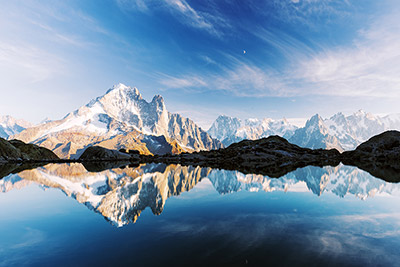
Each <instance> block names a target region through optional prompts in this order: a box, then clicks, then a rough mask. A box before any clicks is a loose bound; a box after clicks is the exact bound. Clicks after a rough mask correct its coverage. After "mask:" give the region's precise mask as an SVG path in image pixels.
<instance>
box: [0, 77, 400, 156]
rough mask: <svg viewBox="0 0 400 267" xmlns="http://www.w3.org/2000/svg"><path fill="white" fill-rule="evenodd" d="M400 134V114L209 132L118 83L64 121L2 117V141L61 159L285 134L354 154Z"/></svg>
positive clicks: (228, 126)
mask: <svg viewBox="0 0 400 267" xmlns="http://www.w3.org/2000/svg"><path fill="white" fill-rule="evenodd" d="M396 129H397V130H399V129H400V114H392V115H388V116H383V117H380V116H375V115H372V114H371V113H366V112H364V111H362V110H360V111H357V112H355V113H354V114H352V115H349V116H345V115H344V114H342V113H337V114H335V115H334V116H332V117H331V118H329V119H323V118H322V117H321V116H319V115H318V114H316V115H314V116H312V117H311V118H310V119H309V120H307V122H306V124H305V126H304V127H297V126H295V125H293V124H291V123H290V122H289V121H288V120H286V119H280V120H276V119H271V118H264V119H245V120H241V119H239V118H234V117H228V116H219V117H218V118H217V119H216V120H215V121H214V123H213V124H212V126H211V127H210V129H209V130H208V131H204V130H203V129H201V128H200V127H199V126H198V125H196V124H195V123H194V122H193V121H192V120H190V119H189V118H184V117H182V116H181V115H179V114H173V113H170V112H168V110H167V109H166V106H165V103H164V100H163V98H162V97H161V96H159V95H156V96H154V97H153V99H152V100H151V101H150V102H147V101H146V100H145V99H143V97H142V95H141V94H140V93H139V91H138V89H137V88H135V87H129V86H125V85H123V84H118V85H115V86H113V87H112V88H111V89H109V90H108V91H107V92H106V93H105V94H104V95H102V96H100V97H97V98H95V99H93V100H92V101H90V102H89V103H88V104H87V105H85V106H82V107H80V108H79V109H77V110H75V111H73V112H71V113H69V114H67V115H66V116H65V117H64V118H63V119H61V120H54V121H50V120H47V119H46V120H44V121H43V122H42V123H40V124H39V125H36V126H33V124H31V123H28V122H25V121H23V120H16V119H13V118H12V117H10V116H4V117H0V137H4V138H8V139H19V140H21V141H23V142H25V143H33V144H36V145H40V146H43V147H45V148H48V149H50V150H52V151H53V152H54V153H55V154H57V156H59V157H60V158H79V156H80V155H81V154H82V153H83V151H84V150H85V149H86V148H87V147H89V146H93V145H98V146H102V147H105V148H108V149H118V150H119V149H131V150H132V149H134V150H138V151H139V152H140V153H142V154H148V155H152V154H153V155H154V154H159V155H160V154H166V153H171V154H178V153H181V152H192V151H201V150H212V149H218V148H222V147H224V146H229V145H230V144H232V143H235V142H239V141H241V140H244V139H250V140H256V139H260V138H263V137H268V136H271V135H279V136H281V137H284V138H285V139H287V140H288V141H289V142H291V143H293V144H296V145H299V146H301V147H307V148H313V149H316V148H324V149H330V148H336V149H338V150H339V151H344V150H352V149H354V148H356V147H357V145H359V144H360V143H362V142H364V141H366V140H368V138H370V137H372V136H374V135H377V134H380V133H382V132H383V131H386V130H396Z"/></svg>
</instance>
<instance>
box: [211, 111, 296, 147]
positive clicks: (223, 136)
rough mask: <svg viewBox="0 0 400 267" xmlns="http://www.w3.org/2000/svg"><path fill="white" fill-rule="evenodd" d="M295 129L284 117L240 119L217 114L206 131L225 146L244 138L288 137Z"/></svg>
mask: <svg viewBox="0 0 400 267" xmlns="http://www.w3.org/2000/svg"><path fill="white" fill-rule="evenodd" d="M296 129H297V127H296V126H294V125H292V124H290V123H289V122H288V121H287V120H286V119H282V120H273V119H269V118H265V119H262V120H259V119H246V120H244V121H242V120H240V119H238V118H233V117H228V116H219V117H218V118H217V119H216V120H215V121H214V123H213V124H212V125H211V127H210V129H209V130H208V133H209V134H210V135H211V136H212V137H214V138H217V139H218V140H220V141H221V142H222V143H223V144H224V145H225V146H229V145H230V144H232V143H236V142H239V141H241V140H244V139H250V140H255V139H260V138H263V137H268V136H270V135H279V136H282V137H284V138H288V137H290V136H291V135H293V133H294V131H295V130H296Z"/></svg>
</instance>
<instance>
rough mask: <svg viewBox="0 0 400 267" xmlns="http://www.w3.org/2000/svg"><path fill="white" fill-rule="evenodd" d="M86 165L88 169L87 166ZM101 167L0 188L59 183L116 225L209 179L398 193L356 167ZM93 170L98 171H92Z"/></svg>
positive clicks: (40, 172) (46, 171)
mask: <svg viewBox="0 0 400 267" xmlns="http://www.w3.org/2000/svg"><path fill="white" fill-rule="evenodd" d="M88 169H89V170H91V171H88ZM103 169H104V168H102V167H101V166H98V167H97V168H96V166H89V167H87V166H86V168H85V166H84V165H82V164H79V163H73V164H48V165H46V166H43V167H38V168H36V169H31V170H24V171H22V172H20V173H18V174H11V175H8V176H6V177H4V178H3V179H2V180H0V192H3V193H5V192H8V191H10V190H12V189H14V188H16V189H19V188H22V187H24V186H26V185H29V184H30V183H37V184H39V185H41V186H43V187H45V188H46V187H50V188H58V189H60V190H62V191H63V192H64V193H65V194H66V195H67V196H69V197H73V198H75V199H76V200H77V201H78V202H79V203H82V204H84V205H86V206H87V207H88V208H90V209H92V210H94V211H96V212H98V213H100V214H102V215H103V216H104V218H106V219H107V220H109V221H110V222H111V223H112V224H114V225H116V226H123V225H126V224H129V223H134V222H136V220H137V219H138V217H139V216H140V214H141V212H142V211H144V210H145V209H146V208H147V207H149V208H150V209H151V211H152V212H153V214H156V215H159V214H161V213H162V211H163V209H164V205H165V203H166V201H167V199H168V198H169V197H171V196H177V195H180V194H181V193H182V192H186V191H189V190H191V189H192V188H194V187H195V186H196V185H197V184H198V183H199V182H200V181H202V180H203V179H208V180H209V181H210V182H211V184H212V185H213V187H214V188H215V190H216V191H217V192H218V193H220V194H229V193H234V192H238V191H242V190H246V191H265V192H271V191H285V192H286V191H311V192H312V193H314V194H315V195H318V196H319V195H321V194H323V193H324V192H332V193H333V194H335V195H337V196H339V197H344V196H346V195H354V196H356V197H358V198H360V199H366V198H368V197H370V196H374V195H375V194H379V193H386V194H391V195H399V191H400V184H395V183H388V182H385V181H384V180H381V179H378V178H375V177H373V176H371V175H370V174H369V173H367V172H365V171H362V170H360V169H358V168H356V167H351V166H344V165H339V166H336V167H330V166H328V167H323V168H320V167H313V166H309V167H305V168H301V169H297V170H296V171H293V172H291V173H288V174H286V175H284V176H282V177H280V178H270V177H267V176H262V175H255V174H247V175H245V174H243V173H240V172H238V171H227V170H219V169H211V168H202V167H193V166H181V165H165V164H143V165H140V166H130V167H129V166H127V165H124V164H122V166H119V167H118V168H113V169H109V170H103ZM95 171H98V172H95Z"/></svg>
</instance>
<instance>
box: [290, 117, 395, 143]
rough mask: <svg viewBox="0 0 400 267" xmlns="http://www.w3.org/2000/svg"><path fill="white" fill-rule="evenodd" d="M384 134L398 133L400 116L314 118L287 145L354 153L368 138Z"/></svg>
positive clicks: (296, 132) (297, 131)
mask: <svg viewBox="0 0 400 267" xmlns="http://www.w3.org/2000/svg"><path fill="white" fill-rule="evenodd" d="M387 130H400V115H399V114H392V115H388V116H385V117H379V116H375V115H373V114H371V113H366V112H364V111H363V110H359V111H357V112H355V113H354V114H352V115H349V116H347V117H346V116H344V115H343V114H342V113H337V114H335V115H333V116H332V117H331V118H329V119H322V118H321V117H320V116H318V115H315V116H313V117H312V118H311V119H310V120H308V121H307V123H306V125H305V127H304V128H300V129H298V130H296V131H295V133H294V135H293V136H292V137H291V138H290V139H289V141H290V142H292V143H294V144H297V145H299V146H303V147H309V148H336V149H338V150H340V151H343V150H353V149H355V148H356V147H357V146H358V145H359V144H361V143H363V142H365V141H367V140H368V139H369V138H371V137H373V136H375V135H377V134H380V133H382V132H384V131H387Z"/></svg>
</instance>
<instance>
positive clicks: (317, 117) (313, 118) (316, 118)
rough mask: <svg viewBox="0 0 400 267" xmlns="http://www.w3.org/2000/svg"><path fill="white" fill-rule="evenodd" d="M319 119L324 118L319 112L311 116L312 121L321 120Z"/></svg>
mask: <svg viewBox="0 0 400 267" xmlns="http://www.w3.org/2000/svg"><path fill="white" fill-rule="evenodd" d="M319 120H322V118H321V116H320V115H319V114H318V113H317V114H315V115H314V116H312V117H311V118H310V121H319Z"/></svg>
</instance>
